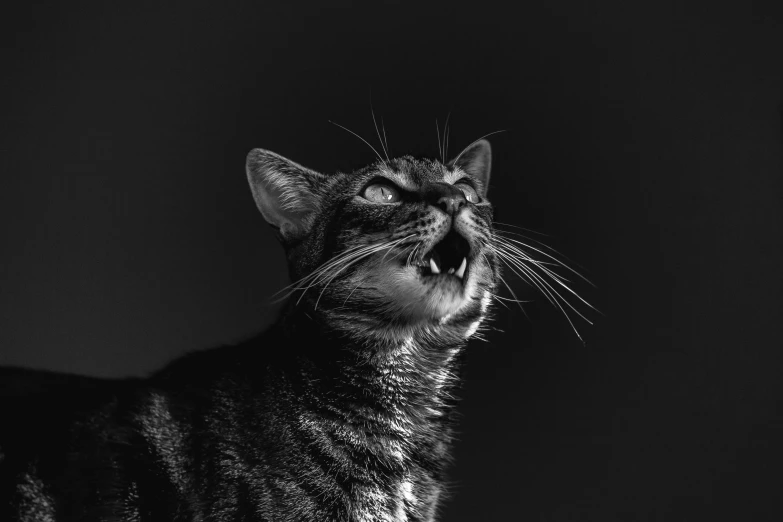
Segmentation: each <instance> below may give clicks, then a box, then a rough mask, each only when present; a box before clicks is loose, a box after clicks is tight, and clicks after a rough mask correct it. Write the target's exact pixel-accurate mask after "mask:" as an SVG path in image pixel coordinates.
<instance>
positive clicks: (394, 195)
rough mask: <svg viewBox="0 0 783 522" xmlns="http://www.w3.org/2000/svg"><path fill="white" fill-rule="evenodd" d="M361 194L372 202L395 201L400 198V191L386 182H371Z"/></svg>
mask: <svg viewBox="0 0 783 522" xmlns="http://www.w3.org/2000/svg"><path fill="white" fill-rule="evenodd" d="M362 195H363V196H364V198H365V199H367V200H369V201H372V202H373V203H397V202H398V201H399V200H400V191H399V190H397V189H396V188H395V187H393V186H391V185H390V184H388V183H371V184H369V185H367V187H366V188H365V189H364V192H363V194H362Z"/></svg>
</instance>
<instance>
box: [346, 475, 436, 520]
mask: <svg viewBox="0 0 783 522" xmlns="http://www.w3.org/2000/svg"><path fill="white" fill-rule="evenodd" d="M439 494H440V488H439V486H437V485H435V484H432V483H426V481H425V483H422V482H421V481H420V480H416V478H415V477H411V476H408V477H404V478H403V479H401V480H398V481H396V482H395V483H394V484H392V487H391V488H389V489H385V490H384V489H381V488H380V487H376V486H371V485H365V486H361V487H359V488H357V489H356V490H355V498H354V501H353V503H352V508H351V518H350V519H351V520H355V521H357V522H413V521H431V520H433V519H434V507H435V506H436V505H437V500H438V496H439Z"/></svg>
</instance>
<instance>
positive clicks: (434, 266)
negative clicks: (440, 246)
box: [430, 258, 440, 274]
mask: <svg viewBox="0 0 783 522" xmlns="http://www.w3.org/2000/svg"><path fill="white" fill-rule="evenodd" d="M430 270H432V273H433V274H440V268H438V264H437V263H436V262H435V260H434V259H433V258H430Z"/></svg>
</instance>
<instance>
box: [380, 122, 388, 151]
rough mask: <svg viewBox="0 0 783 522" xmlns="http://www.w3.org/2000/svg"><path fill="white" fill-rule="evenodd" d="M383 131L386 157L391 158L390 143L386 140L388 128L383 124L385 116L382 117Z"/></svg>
mask: <svg viewBox="0 0 783 522" xmlns="http://www.w3.org/2000/svg"><path fill="white" fill-rule="evenodd" d="M381 130H383V143H384V144H385V146H386V157H387V158H388V157H389V142H388V140H387V139H386V126H385V125H384V124H383V116H381Z"/></svg>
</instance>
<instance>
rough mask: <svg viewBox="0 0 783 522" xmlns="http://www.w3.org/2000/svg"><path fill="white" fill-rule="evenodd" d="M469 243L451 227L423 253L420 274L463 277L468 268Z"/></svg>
mask: <svg viewBox="0 0 783 522" xmlns="http://www.w3.org/2000/svg"><path fill="white" fill-rule="evenodd" d="M468 255H470V244H469V243H468V242H467V240H466V239H465V238H464V237H462V235H460V234H459V233H457V232H456V231H454V230H453V229H452V230H450V231H449V233H448V234H446V236H445V237H444V238H443V239H441V240H440V241H439V242H438V243H437V244H436V245H435V246H434V247H432V249H431V250H430V251H429V252H427V253H426V254H424V258H423V259H422V261H423V263H424V266H422V267H421V270H422V274H423V275H426V276H435V275H452V276H455V277H457V278H459V279H463V280H464V278H465V271H466V270H467V268H468Z"/></svg>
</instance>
